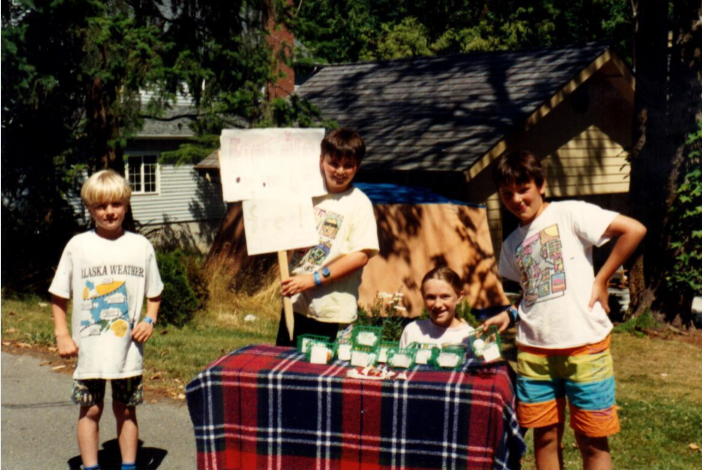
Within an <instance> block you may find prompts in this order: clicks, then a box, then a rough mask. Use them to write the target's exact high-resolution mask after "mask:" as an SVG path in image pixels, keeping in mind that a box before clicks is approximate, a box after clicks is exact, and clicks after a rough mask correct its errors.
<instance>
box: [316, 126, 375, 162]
mask: <svg viewBox="0 0 703 470" xmlns="http://www.w3.org/2000/svg"><path fill="white" fill-rule="evenodd" d="M320 147H321V151H322V156H323V157H324V156H325V155H329V156H331V157H334V158H337V159H339V160H344V159H346V158H349V159H351V160H352V161H353V162H354V164H355V165H360V164H361V160H362V159H363V158H364V155H366V144H365V143H364V139H362V138H361V136H360V135H359V133H358V132H357V131H355V130H352V129H349V128H347V127H340V128H339V129H336V130H334V131H332V132H330V133H329V134H327V135H326V136H325V138H324V139H322V144H321V145H320Z"/></svg>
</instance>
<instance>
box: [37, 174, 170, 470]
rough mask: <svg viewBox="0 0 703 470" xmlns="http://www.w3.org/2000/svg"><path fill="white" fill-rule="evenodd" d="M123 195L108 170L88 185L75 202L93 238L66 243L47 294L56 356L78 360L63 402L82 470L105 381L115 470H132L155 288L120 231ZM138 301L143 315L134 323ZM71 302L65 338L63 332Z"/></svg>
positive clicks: (95, 439) (91, 457) (88, 468)
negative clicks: (117, 457)
mask: <svg viewBox="0 0 703 470" xmlns="http://www.w3.org/2000/svg"><path fill="white" fill-rule="evenodd" d="M131 193H132V192H131V190H130V188H129V185H128V184H127V182H126V181H125V179H124V178H123V177H122V176H120V175H119V174H117V173H115V172H114V171H112V170H103V171H99V172H97V173H95V174H93V175H92V176H91V177H90V178H88V180H87V181H86V182H85V183H84V184H83V188H82V189H81V198H82V199H83V202H84V204H85V205H86V207H87V208H88V211H89V212H90V215H91V217H92V218H93V220H94V222H95V230H91V231H90V232H86V233H82V234H80V235H77V236H75V237H73V238H72V239H71V240H70V241H69V242H68V245H66V248H65V249H64V252H63V255H62V256H61V261H60V262H59V266H58V268H57V269H56V276H55V277H54V280H53V282H52V283H51V287H50V288H49V292H51V294H52V304H53V305H52V309H53V316H54V334H55V336H56V346H57V349H58V353H59V355H60V356H61V357H71V356H76V355H77V356H78V363H77V365H76V371H75V373H74V374H73V379H74V380H73V391H72V394H71V395H72V400H73V402H74V403H76V404H78V405H80V415H79V418H78V433H77V434H78V445H79V447H80V452H81V458H82V460H83V468H84V469H85V470H95V469H99V468H100V466H99V464H98V446H99V444H100V441H99V433H98V429H99V423H100V417H101V415H102V412H103V408H104V396H105V384H106V381H107V380H110V382H111V387H112V398H113V402H112V410H113V412H114V414H115V420H116V421H117V434H118V441H119V445H120V453H121V455H122V469H123V470H131V469H134V468H136V459H137V444H138V440H139V428H138V426H137V416H136V409H135V406H136V405H140V404H141V403H142V402H143V397H142V390H143V387H142V372H143V369H142V346H143V343H144V342H146V341H147V340H148V339H149V338H150V337H151V335H152V333H153V331H154V325H155V324H156V319H157V316H158V312H159V305H160V303H161V291H162V290H163V283H162V282H161V277H160V276H159V270H158V268H157V266H156V256H155V253H154V248H153V247H152V246H151V243H149V241H148V240H147V239H146V238H144V237H143V236H141V235H137V234H134V233H131V232H126V231H125V230H124V229H123V228H122V222H123V221H124V217H125V214H126V211H127V208H128V206H129V199H130V195H131ZM145 297H146V298H147V307H146V315H145V316H144V317H143V318H141V319H140V315H141V312H142V305H143V302H144V298H145ZM71 298H72V299H73V310H72V314H71V331H72V334H71V333H69V330H68V326H67V324H66V311H67V307H68V299H71Z"/></svg>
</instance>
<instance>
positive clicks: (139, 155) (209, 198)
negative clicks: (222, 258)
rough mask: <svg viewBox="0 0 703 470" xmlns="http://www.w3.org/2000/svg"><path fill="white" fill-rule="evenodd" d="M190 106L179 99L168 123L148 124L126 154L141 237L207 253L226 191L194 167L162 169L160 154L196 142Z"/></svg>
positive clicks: (128, 175)
mask: <svg viewBox="0 0 703 470" xmlns="http://www.w3.org/2000/svg"><path fill="white" fill-rule="evenodd" d="M189 112H192V109H191V108H190V105H189V103H188V101H187V100H185V99H180V100H179V101H177V102H176V104H175V105H174V106H173V107H172V108H171V109H170V110H168V111H167V113H166V114H165V116H164V118H165V119H164V120H158V121H157V120H153V119H147V120H146V121H145V123H144V128H143V129H142V130H141V132H140V133H139V134H138V135H137V136H136V137H135V138H133V139H130V140H129V141H128V143H127V147H126V149H125V157H126V168H125V174H126V176H127V180H128V181H129V183H130V185H131V187H132V201H131V206H132V215H133V217H134V220H135V221H136V222H137V225H138V227H139V229H140V231H141V232H142V233H144V234H146V235H147V236H149V238H151V239H152V240H153V241H155V242H156V243H157V244H158V243H166V244H169V243H173V242H175V241H178V242H179V244H180V246H185V247H190V248H196V249H199V250H202V251H206V250H207V249H209V246H210V244H211V243H212V241H213V239H214V237H215V235H216V234H217V230H218V229H219V226H220V223H221V221H222V219H223V218H224V216H225V209H226V207H225V204H224V202H223V201H222V187H221V186H220V185H219V184H218V183H217V181H213V180H212V179H209V178H206V177H204V176H203V175H202V174H201V173H199V172H198V171H196V170H195V169H194V168H193V165H192V164H184V165H173V164H161V163H159V160H160V157H161V154H162V153H163V152H166V151H171V150H177V149H178V147H179V146H180V145H181V144H183V143H186V142H188V141H189V140H191V139H192V138H193V137H194V134H193V132H192V130H191V129H190V126H189V125H188V124H189V119H188V118H187V117H180V118H178V117H177V116H182V115H187V114H188V113H189Z"/></svg>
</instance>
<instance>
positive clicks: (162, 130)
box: [137, 106, 197, 139]
mask: <svg viewBox="0 0 703 470" xmlns="http://www.w3.org/2000/svg"><path fill="white" fill-rule="evenodd" d="M196 112H197V111H196V109H195V108H194V107H190V106H174V107H172V108H171V109H167V110H165V111H164V115H163V116H162V117H163V118H170V117H173V116H179V115H183V114H195V113H196ZM191 122H192V120H191V119H189V118H187V117H183V118H177V119H174V120H172V121H160V120H155V119H145V120H144V128H143V129H142V130H141V131H140V132H139V133H138V134H137V137H138V138H142V139H143V138H147V137H160V138H164V137H182V138H187V137H193V136H194V135H195V133H194V132H193V131H192V130H191V128H190V123H191Z"/></svg>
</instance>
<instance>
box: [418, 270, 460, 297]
mask: <svg viewBox="0 0 703 470" xmlns="http://www.w3.org/2000/svg"><path fill="white" fill-rule="evenodd" d="M433 279H437V280H439V281H444V282H446V283H447V284H449V285H450V286H452V290H454V292H455V293H456V295H460V294H461V290H462V288H463V287H464V283H463V282H461V278H460V277H459V275H458V274H457V273H455V272H454V271H452V270H451V269H449V268H448V267H446V266H438V267H436V268H434V269H432V270H431V271H429V272H428V273H427V274H425V277H423V278H422V283H421V284H420V290H421V291H422V295H425V283H426V282H427V281H431V280H433Z"/></svg>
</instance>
